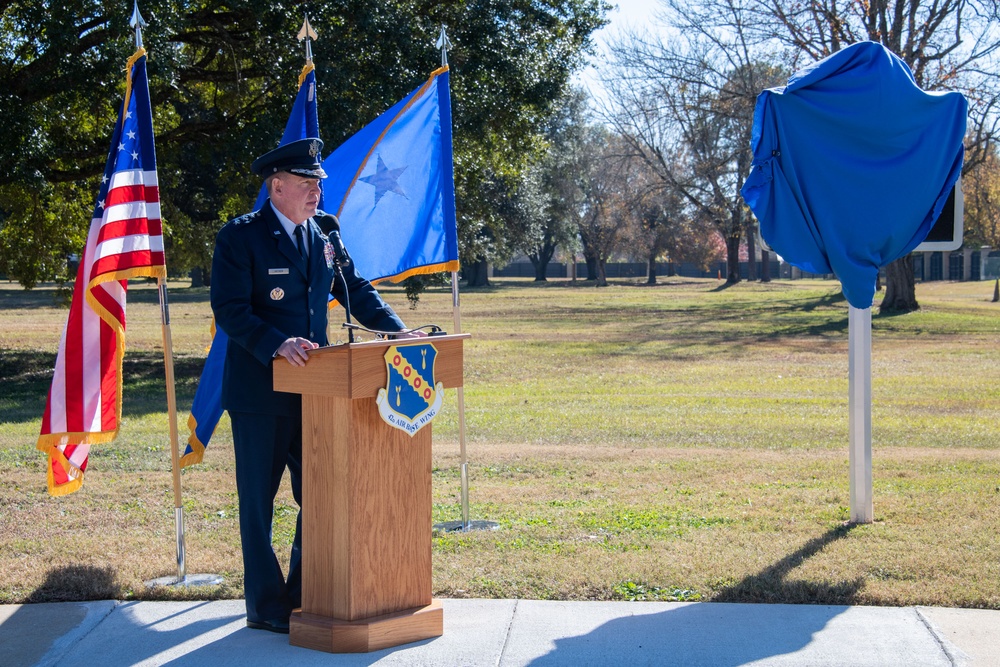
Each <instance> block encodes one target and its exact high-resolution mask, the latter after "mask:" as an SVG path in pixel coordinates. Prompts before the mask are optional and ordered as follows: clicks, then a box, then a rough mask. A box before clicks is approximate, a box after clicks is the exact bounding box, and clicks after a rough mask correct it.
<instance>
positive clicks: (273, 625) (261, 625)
mask: <svg viewBox="0 0 1000 667" xmlns="http://www.w3.org/2000/svg"><path fill="white" fill-rule="evenodd" d="M247 627H248V628H253V629H254V630H267V631H268V632H277V633H279V634H282V635H287V634H288V621H287V620H285V619H276V620H273V621H251V620H250V619H249V618H248V619H247Z"/></svg>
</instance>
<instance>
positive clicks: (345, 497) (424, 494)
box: [274, 334, 469, 653]
mask: <svg viewBox="0 0 1000 667" xmlns="http://www.w3.org/2000/svg"><path fill="white" fill-rule="evenodd" d="M468 337H469V335H468V334H458V335H450V336H428V337H425V338H412V339H404V340H395V341H372V342H364V343H351V344H346V345H338V346H333V347H326V348H321V349H317V350H314V351H312V352H310V355H309V362H308V363H307V364H306V365H305V366H301V367H300V366H292V365H291V364H289V363H288V362H287V361H285V360H284V359H280V358H279V359H277V360H276V361H275V362H274V388H275V389H276V390H278V391H286V392H292V393H296V394H302V503H303V504H302V608H301V609H299V610H295V611H293V612H292V617H291V619H290V626H291V628H290V637H289V641H290V642H291V644H293V645H294V646H303V647H306V648H311V649H317V650H320V651H328V652H334V653H358V652H366V651H377V650H379V649H383V648H388V647H390V646H397V645H399V644H405V643H408V642H413V641H418V640H421V639H428V638H431V637H439V636H440V635H441V634H442V633H443V623H444V614H443V612H442V609H441V605H440V603H439V602H437V601H435V600H433V599H432V598H431V425H430V424H428V425H427V426H424V427H423V428H422V429H420V430H419V431H417V432H416V433H415V434H414V435H413V436H412V437H411V436H410V435H408V434H407V433H406V432H404V431H402V430H399V429H397V428H393V427H391V426H389V425H388V424H386V423H385V422H384V421H383V420H382V417H381V415H380V414H379V410H378V406H377V405H376V401H375V397H376V395H377V394H378V390H379V389H381V388H384V387H385V386H386V362H385V358H384V355H385V352H386V350H387V349H388V348H389V347H390V346H392V345H396V346H398V347H402V346H406V345H424V344H427V343H430V344H432V345H434V348H435V349H436V350H437V355H436V359H435V363H434V376H435V381H436V382H442V383H443V384H444V386H445V388H453V387H459V386H461V385H462V343H463V340H464V339H466V338H468Z"/></svg>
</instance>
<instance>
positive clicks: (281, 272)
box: [267, 269, 288, 276]
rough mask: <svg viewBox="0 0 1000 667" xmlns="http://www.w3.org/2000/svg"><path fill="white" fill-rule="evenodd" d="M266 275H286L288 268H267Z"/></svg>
mask: <svg viewBox="0 0 1000 667" xmlns="http://www.w3.org/2000/svg"><path fill="white" fill-rule="evenodd" d="M267 275H269V276H287V275H288V269H268V270H267Z"/></svg>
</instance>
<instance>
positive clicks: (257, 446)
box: [211, 138, 405, 632]
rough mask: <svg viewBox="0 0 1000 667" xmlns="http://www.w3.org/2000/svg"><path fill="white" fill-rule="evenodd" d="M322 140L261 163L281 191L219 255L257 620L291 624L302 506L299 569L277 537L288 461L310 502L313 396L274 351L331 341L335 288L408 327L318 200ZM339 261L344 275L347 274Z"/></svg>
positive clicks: (233, 228) (253, 622)
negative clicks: (306, 402)
mask: <svg viewBox="0 0 1000 667" xmlns="http://www.w3.org/2000/svg"><path fill="white" fill-rule="evenodd" d="M322 148H323V143H322V142H321V141H320V140H319V139H313V138H308V139H302V140H300V141H295V142H292V143H289V144H286V145H284V146H281V147H279V148H276V149H275V150H273V151H271V152H269V153H267V154H265V155H263V156H261V157H259V158H257V159H256V160H255V161H254V162H253V165H252V166H251V169H252V171H253V172H254V173H255V174H257V175H260V176H263V177H264V178H265V183H266V185H267V188H268V195H269V199H268V200H267V201H266V202H265V203H264V205H263V206H262V207H261V208H260V210H259V211H256V212H254V213H249V214H247V215H244V216H241V217H239V218H236V219H234V220H230V221H229V222H228V223H227V224H226V225H225V226H224V227H223V228H222V229H221V230H220V231H219V234H218V236H217V237H216V241H215V255H214V257H213V259H212V289H211V300H212V311H213V312H214V314H215V321H216V324H217V326H219V327H220V328H221V329H222V330H223V331H225V332H226V334H227V335H228V336H229V345H228V348H227V350H226V362H225V369H224V372H223V380H222V406H223V407H224V408H225V409H226V410H228V411H229V417H230V421H231V422H232V427H233V442H234V445H235V449H236V487H237V492H238V494H239V507H240V538H241V540H242V545H243V567H244V591H245V597H246V606H247V626H249V627H251V628H257V629H263V630H270V631H272V632H288V618H289V615H290V613H291V611H292V609H294V608H296V607H299V606H301V599H302V578H301V576H302V575H301V567H300V566H301V539H302V536H301V527H302V515H301V511H300V513H299V517H298V520H297V523H296V527H295V540H294V542H293V544H292V554H291V562H290V563H289V567H288V577H287V579H286V578H285V577H284V576H283V575H282V572H281V567H280V565H279V564H278V560H277V558H276V557H275V554H274V550H273V548H272V546H271V522H272V517H273V512H274V497H275V495H276V493H277V491H278V485H279V483H280V482H281V476H282V475H283V474H284V470H285V467H287V468H288V470H289V472H290V474H291V483H292V495H293V496H294V497H295V502H296V503H298V504H299V506H300V507H301V505H302V404H301V397H300V396H299V395H297V394H288V393H283V392H276V391H274V390H273V389H272V374H271V361H272V360H273V359H275V358H277V357H279V356H280V357H284V358H285V359H287V360H288V362H289V363H291V364H294V365H297V366H302V365H304V364H305V363H306V362H307V361H308V359H309V356H308V350H311V349H314V348H317V347H319V346H321V345H327V344H328V343H327V332H326V328H327V300H328V295H329V294H330V293H331V292H332V293H333V295H334V296H335V297H336V298H337V300H338V301H339V302H340V303H342V304H348V303H349V304H350V312H351V315H352V316H353V317H354V318H356V319H357V320H358V321H359V322H361V323H362V324H364V325H365V326H367V327H369V328H371V329H377V330H380V331H402V330H403V329H404V328H405V327H404V324H403V322H402V321H401V320H400V319H399V317H398V316H397V315H396V313H395V312H394V311H393V309H392V308H391V307H390V306H389V305H387V304H386V303H385V302H384V301H383V300H382V298H381V297H380V296H379V295H378V293H377V292H376V291H375V288H374V287H372V285H371V283H369V282H368V281H367V280H365V279H364V278H362V277H361V276H360V275H359V274H358V272H357V270H356V269H355V267H354V263H353V262H352V261H351V259H350V257H349V256H348V255H347V251H346V249H345V248H344V245H343V243H342V242H341V240H340V231H339V224H337V220H336V218H335V217H334V216H332V215H329V214H325V213H323V212H322V211H318V210H317V206H318V204H319V197H320V188H319V181H320V179H322V178H326V173H325V172H324V171H323V168H322V165H321V164H320V153H321V150H322ZM321 228H322V229H325V230H326V231H327V232H328V235H327V234H324V233H323V231H321ZM338 264H339V267H340V268H341V269H342V274H343V278H339V277H338V278H337V280H336V281H335V280H334V277H335V268H336V266H337V265H338ZM345 283H346V292H345V290H344V286H345Z"/></svg>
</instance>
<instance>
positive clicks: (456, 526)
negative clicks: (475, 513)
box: [434, 520, 500, 533]
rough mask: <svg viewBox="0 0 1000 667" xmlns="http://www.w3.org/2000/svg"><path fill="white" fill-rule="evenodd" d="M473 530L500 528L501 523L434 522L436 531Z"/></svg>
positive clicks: (458, 531) (463, 531) (478, 521)
mask: <svg viewBox="0 0 1000 667" xmlns="http://www.w3.org/2000/svg"><path fill="white" fill-rule="evenodd" d="M473 530H500V524H499V523H497V522H496V521H480V520H477V521H470V522H469V523H468V524H466V523H465V522H464V521H445V522H444V523H436V524H434V532H435V533H468V532H471V531H473Z"/></svg>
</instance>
